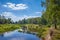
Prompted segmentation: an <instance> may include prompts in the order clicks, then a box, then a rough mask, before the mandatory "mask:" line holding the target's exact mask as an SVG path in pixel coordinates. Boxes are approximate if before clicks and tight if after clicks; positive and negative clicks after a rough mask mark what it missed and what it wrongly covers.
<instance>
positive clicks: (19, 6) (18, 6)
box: [3, 3, 28, 10]
mask: <svg viewBox="0 0 60 40" xmlns="http://www.w3.org/2000/svg"><path fill="white" fill-rule="evenodd" d="M3 6H4V7H8V8H11V9H12V10H23V9H27V8H28V6H27V5H26V4H22V3H21V4H14V3H6V4H5V5H3Z"/></svg>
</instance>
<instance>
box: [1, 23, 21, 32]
mask: <svg viewBox="0 0 60 40" xmlns="http://www.w3.org/2000/svg"><path fill="white" fill-rule="evenodd" d="M19 28H20V25H19V24H0V33H4V32H8V31H13V30H15V29H19Z"/></svg>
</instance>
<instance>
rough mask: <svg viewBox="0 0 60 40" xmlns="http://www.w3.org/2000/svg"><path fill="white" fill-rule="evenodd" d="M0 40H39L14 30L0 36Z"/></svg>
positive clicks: (34, 36)
mask: <svg viewBox="0 0 60 40" xmlns="http://www.w3.org/2000/svg"><path fill="white" fill-rule="evenodd" d="M0 40H39V38H38V37H37V36H36V35H32V34H27V33H22V32H18V31H17V30H15V31H11V32H5V33H4V34H2V35H0Z"/></svg>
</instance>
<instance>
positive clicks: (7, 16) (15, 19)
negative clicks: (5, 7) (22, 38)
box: [1, 12, 39, 21]
mask: <svg viewBox="0 0 60 40" xmlns="http://www.w3.org/2000/svg"><path fill="white" fill-rule="evenodd" d="M1 15H4V16H5V17H6V18H11V19H12V20H13V21H18V20H22V19H24V18H25V19H27V18H35V17H39V16H27V15H22V16H16V15H14V14H13V13H12V12H2V14H1Z"/></svg>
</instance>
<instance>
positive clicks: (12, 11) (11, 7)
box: [0, 0, 44, 21]
mask: <svg viewBox="0 0 60 40" xmlns="http://www.w3.org/2000/svg"><path fill="white" fill-rule="evenodd" d="M43 9H44V8H42V7H41V0H0V15H4V16H5V17H6V18H12V20H13V21H18V20H22V19H24V18H26V19H27V18H35V17H41V15H42V10H43Z"/></svg>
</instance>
